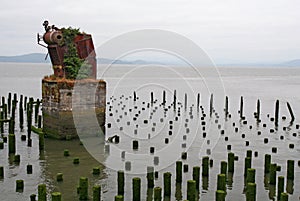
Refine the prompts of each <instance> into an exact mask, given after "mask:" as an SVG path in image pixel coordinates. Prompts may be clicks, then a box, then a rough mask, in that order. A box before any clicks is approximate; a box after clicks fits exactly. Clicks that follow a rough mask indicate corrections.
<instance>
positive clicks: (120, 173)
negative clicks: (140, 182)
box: [118, 170, 125, 195]
mask: <svg viewBox="0 0 300 201" xmlns="http://www.w3.org/2000/svg"><path fill="white" fill-rule="evenodd" d="M124 186H125V176H124V171H122V170H119V171H118V195H124Z"/></svg>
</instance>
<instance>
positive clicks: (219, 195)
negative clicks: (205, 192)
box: [216, 190, 226, 201]
mask: <svg viewBox="0 0 300 201" xmlns="http://www.w3.org/2000/svg"><path fill="white" fill-rule="evenodd" d="M225 196H226V193H225V191H222V190H217V191H216V201H225Z"/></svg>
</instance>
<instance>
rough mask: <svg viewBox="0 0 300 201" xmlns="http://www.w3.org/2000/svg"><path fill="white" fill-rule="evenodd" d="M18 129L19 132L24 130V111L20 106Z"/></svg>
mask: <svg viewBox="0 0 300 201" xmlns="http://www.w3.org/2000/svg"><path fill="white" fill-rule="evenodd" d="M19 127H20V129H21V130H23V128H24V110H23V106H22V105H20V107H19Z"/></svg>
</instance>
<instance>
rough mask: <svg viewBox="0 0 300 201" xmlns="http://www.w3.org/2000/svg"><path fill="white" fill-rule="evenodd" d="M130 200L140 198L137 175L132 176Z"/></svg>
mask: <svg viewBox="0 0 300 201" xmlns="http://www.w3.org/2000/svg"><path fill="white" fill-rule="evenodd" d="M132 192H133V195H132V201H140V200H141V179H140V178H139V177H134V178H132Z"/></svg>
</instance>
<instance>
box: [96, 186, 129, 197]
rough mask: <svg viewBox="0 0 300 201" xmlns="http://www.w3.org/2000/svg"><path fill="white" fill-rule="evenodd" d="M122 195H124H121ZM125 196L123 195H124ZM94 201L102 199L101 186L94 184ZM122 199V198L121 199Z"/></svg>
mask: <svg viewBox="0 0 300 201" xmlns="http://www.w3.org/2000/svg"><path fill="white" fill-rule="evenodd" d="M119 196H122V195H119ZM122 198H123V196H122ZM93 201H101V186H100V185H95V186H93ZM120 201H122V199H121V200H120Z"/></svg>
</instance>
